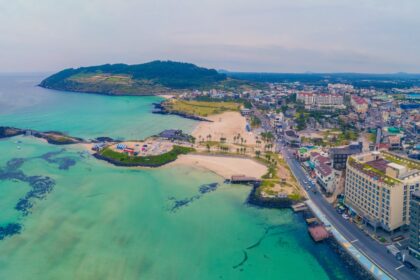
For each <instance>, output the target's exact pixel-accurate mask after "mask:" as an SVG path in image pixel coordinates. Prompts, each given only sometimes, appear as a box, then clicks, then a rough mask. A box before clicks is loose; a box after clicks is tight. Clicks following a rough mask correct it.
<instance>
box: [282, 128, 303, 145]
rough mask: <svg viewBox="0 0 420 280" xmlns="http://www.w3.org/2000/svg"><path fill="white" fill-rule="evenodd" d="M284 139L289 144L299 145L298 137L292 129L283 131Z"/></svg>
mask: <svg viewBox="0 0 420 280" xmlns="http://www.w3.org/2000/svg"><path fill="white" fill-rule="evenodd" d="M284 140H285V141H286V143H287V144H289V145H290V146H295V147H296V146H300V137H299V135H297V134H296V132H295V131H294V130H286V131H285V132H284Z"/></svg>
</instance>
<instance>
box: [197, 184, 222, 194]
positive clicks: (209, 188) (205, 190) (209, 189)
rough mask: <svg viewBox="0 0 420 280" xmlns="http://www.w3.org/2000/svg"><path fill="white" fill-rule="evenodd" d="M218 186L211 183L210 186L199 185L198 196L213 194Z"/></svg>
mask: <svg viewBox="0 0 420 280" xmlns="http://www.w3.org/2000/svg"><path fill="white" fill-rule="evenodd" d="M218 186H219V184H218V183H212V184H206V185H201V186H200V188H199V190H198V191H199V192H200V194H205V193H209V192H214V191H215V190H217V187H218Z"/></svg>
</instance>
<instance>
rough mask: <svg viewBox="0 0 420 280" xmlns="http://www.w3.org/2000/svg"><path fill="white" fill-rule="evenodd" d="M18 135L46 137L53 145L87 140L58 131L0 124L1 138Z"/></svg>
mask: <svg viewBox="0 0 420 280" xmlns="http://www.w3.org/2000/svg"><path fill="white" fill-rule="evenodd" d="M18 135H28V136H34V137H36V138H41V139H45V140H46V141H47V142H48V143H50V144H53V145H69V144H78V143H83V142H85V140H83V139H82V138H78V137H72V136H68V135H66V134H64V133H61V132H58V131H46V132H40V131H36V130H32V129H20V128H15V127H7V126H0V138H9V137H14V136H18Z"/></svg>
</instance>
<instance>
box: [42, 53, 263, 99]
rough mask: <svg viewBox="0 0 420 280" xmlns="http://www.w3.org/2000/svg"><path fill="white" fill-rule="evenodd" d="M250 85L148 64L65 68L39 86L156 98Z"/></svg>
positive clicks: (212, 73)
mask: <svg viewBox="0 0 420 280" xmlns="http://www.w3.org/2000/svg"><path fill="white" fill-rule="evenodd" d="M256 84H257V83H250V82H247V81H244V80H238V79H233V78H229V77H227V76H226V75H225V74H221V73H219V72H217V71H216V70H214V69H207V68H203V67H198V66H196V65H194V64H191V63H182V62H174V61H152V62H148V63H144V64H137V65H126V64H105V65H100V66H90V67H81V68H77V69H73V68H69V69H65V70H62V71H60V72H58V73H55V74H53V75H51V76H49V77H47V78H46V79H44V80H43V81H42V82H41V83H40V84H39V86H41V87H44V88H48V89H55V90H64V91H72V92H83V93H97V94H106V95H158V94H166V93H181V92H184V91H191V90H209V89H223V90H232V89H239V88H241V89H247V88H248V89H249V88H254V87H255V86H256Z"/></svg>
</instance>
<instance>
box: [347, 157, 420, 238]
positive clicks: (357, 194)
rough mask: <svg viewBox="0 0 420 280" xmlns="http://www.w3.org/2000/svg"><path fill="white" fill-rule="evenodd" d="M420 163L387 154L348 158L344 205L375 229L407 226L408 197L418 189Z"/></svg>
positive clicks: (387, 229) (392, 229) (392, 228)
mask: <svg viewBox="0 0 420 280" xmlns="http://www.w3.org/2000/svg"><path fill="white" fill-rule="evenodd" d="M419 185H420V163H419V162H418V161H415V160H411V159H408V158H405V157H402V156H399V155H396V154H391V153H389V152H387V151H381V152H378V151H374V152H368V153H362V154H358V155H353V156H350V157H349V158H348V160H347V174H346V181H345V204H346V206H347V207H349V209H350V210H351V211H352V212H353V213H355V214H356V216H358V217H360V218H361V219H362V221H363V222H364V223H366V224H370V225H371V226H373V227H374V228H375V230H376V229H377V228H378V227H380V228H382V229H384V230H385V231H387V232H392V231H394V230H396V229H399V228H401V227H403V226H406V225H409V223H410V219H409V206H410V198H411V194H412V193H413V192H415V191H417V190H419Z"/></svg>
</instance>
